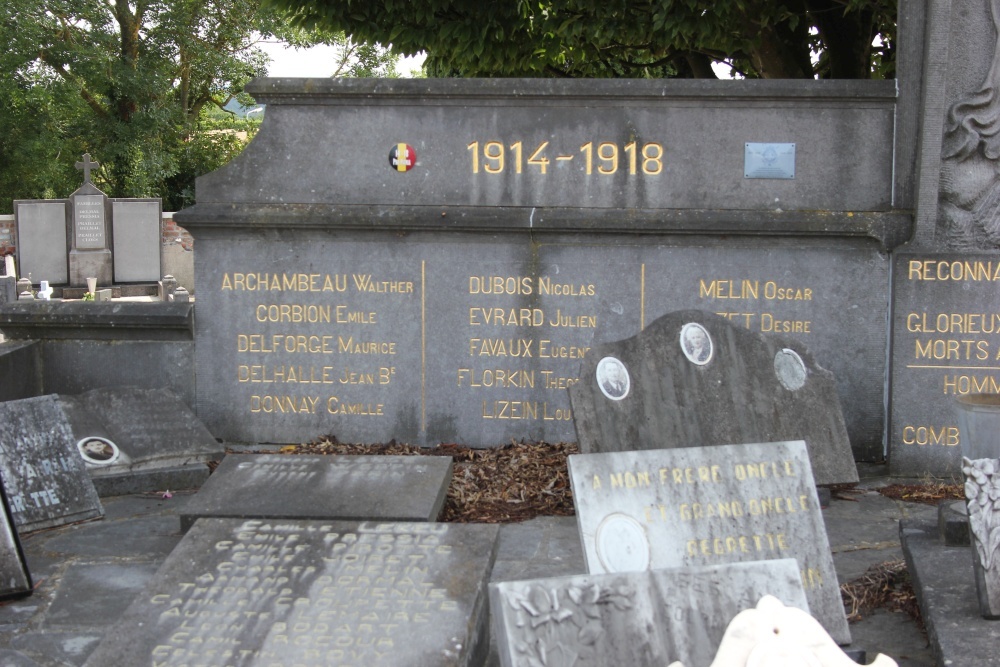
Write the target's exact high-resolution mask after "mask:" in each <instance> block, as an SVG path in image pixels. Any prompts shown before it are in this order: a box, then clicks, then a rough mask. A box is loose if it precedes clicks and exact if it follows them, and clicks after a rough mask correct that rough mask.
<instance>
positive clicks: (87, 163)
mask: <svg viewBox="0 0 1000 667" xmlns="http://www.w3.org/2000/svg"><path fill="white" fill-rule="evenodd" d="M75 166H76V168H77V169H83V182H84V183H90V182H91V181H90V170H91V169H96V168H97V167H100V166H101V163H100V162H97V161H93V162H91V160H90V153H84V154H83V162H77V163H76V165H75Z"/></svg>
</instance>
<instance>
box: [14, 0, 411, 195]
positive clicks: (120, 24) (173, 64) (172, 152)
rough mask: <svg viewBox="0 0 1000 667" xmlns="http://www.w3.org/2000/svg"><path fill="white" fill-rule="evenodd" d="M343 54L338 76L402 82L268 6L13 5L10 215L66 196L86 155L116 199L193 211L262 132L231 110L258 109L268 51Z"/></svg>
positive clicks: (365, 50)
mask: <svg viewBox="0 0 1000 667" xmlns="http://www.w3.org/2000/svg"><path fill="white" fill-rule="evenodd" d="M274 36H277V37H281V38H286V37H287V38H288V39H289V40H290V41H292V42H293V43H294V44H296V45H299V46H308V45H312V44H317V43H328V44H336V45H339V46H340V47H341V53H346V54H347V55H346V56H345V58H344V59H343V62H340V63H331V73H338V72H339V73H340V74H344V75H348V74H350V75H358V76H361V75H382V76H389V75H392V74H393V73H394V64H395V56H388V55H387V53H386V50H385V49H382V48H379V47H369V46H364V45H360V46H359V45H356V44H354V43H353V42H351V41H350V40H347V39H346V38H345V37H344V36H343V35H342V34H338V33H331V32H324V31H320V30H308V31H307V30H302V29H293V28H291V27H289V25H288V22H287V21H286V20H285V19H283V18H282V17H280V16H279V15H278V14H277V13H276V12H274V11H273V10H271V9H266V8H261V6H260V0H5V3H4V10H3V13H2V14H0V38H2V40H3V42H4V50H3V52H2V53H0V155H2V156H3V159H2V161H0V211H3V210H6V211H9V210H10V206H11V199H14V198H40V197H53V196H55V197H64V196H66V195H68V194H69V193H70V192H72V191H73V190H74V189H75V188H76V187H78V186H79V184H80V182H81V181H80V173H79V172H77V171H75V169H74V168H73V164H74V162H75V161H76V160H79V158H80V155H81V154H82V153H83V152H85V151H86V152H90V153H91V155H92V156H93V157H94V158H95V159H97V160H98V161H99V162H100V163H101V168H100V170H99V171H98V172H97V173H96V174H94V181H95V183H96V184H97V185H98V187H100V188H101V189H102V190H104V191H105V192H106V193H107V194H108V195H110V196H113V197H150V196H158V197H163V198H164V207H165V208H166V209H167V210H170V209H175V210H176V209H178V208H182V207H183V206H185V205H188V204H190V203H191V202H192V201H193V188H194V178H195V176H197V175H200V174H202V173H205V172H208V171H211V170H213V169H216V168H218V167H219V166H221V165H223V164H225V163H226V162H227V161H229V160H230V159H232V157H234V156H235V155H236V154H237V153H238V152H239V151H240V150H241V149H242V147H243V145H244V144H245V143H246V141H247V138H248V137H250V136H252V134H253V132H254V131H255V128H256V124H257V122H259V121H247V120H246V119H244V118H240V117H238V116H237V115H236V114H233V113H231V112H225V111H223V109H224V108H226V107H227V105H231V103H233V102H234V101H236V102H239V103H241V104H246V105H249V104H252V103H253V100H252V99H250V98H249V96H247V95H245V94H244V93H243V88H244V86H245V85H246V83H247V82H248V81H249V80H250V79H251V78H253V77H255V76H260V75H263V74H265V72H266V68H267V63H268V58H267V56H266V55H265V54H264V52H263V51H262V50H261V49H260V48H259V42H260V41H261V40H262V39H265V38H270V37H274Z"/></svg>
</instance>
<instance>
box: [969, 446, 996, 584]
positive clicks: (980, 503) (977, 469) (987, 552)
mask: <svg viewBox="0 0 1000 667" xmlns="http://www.w3.org/2000/svg"><path fill="white" fill-rule="evenodd" d="M962 473H963V474H964V475H965V498H966V504H967V506H968V508H969V528H970V529H971V530H972V534H973V535H974V536H975V538H976V539H975V543H976V550H977V551H978V553H979V561H980V562H981V563H982V564H983V567H984V568H985V569H987V570H989V569H991V568H992V567H993V555H994V554H995V553H996V550H997V547H1000V517H998V516H997V514H998V513H1000V502H998V501H1000V461H998V460H996V459H976V460H971V459H967V458H965V457H962Z"/></svg>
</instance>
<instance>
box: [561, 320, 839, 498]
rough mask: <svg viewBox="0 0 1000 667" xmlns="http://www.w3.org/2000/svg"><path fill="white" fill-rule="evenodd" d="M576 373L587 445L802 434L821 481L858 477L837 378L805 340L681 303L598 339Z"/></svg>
mask: <svg viewBox="0 0 1000 667" xmlns="http://www.w3.org/2000/svg"><path fill="white" fill-rule="evenodd" d="M580 377H581V380H582V381H581V382H579V383H577V384H574V385H573V386H572V387H570V390H569V392H570V397H571V401H572V405H573V414H574V418H575V423H576V435H577V441H578V442H579V443H580V450H581V451H582V452H584V453H590V452H613V451H622V450H630V449H665V448H673V447H700V446H705V445H721V444H728V443H732V442H772V441H780V440H805V442H806V447H807V448H808V451H809V460H810V462H811V466H812V471H813V475H814V477H815V480H816V483H817V484H843V483H851V482H857V481H858V472H857V467H856V466H855V465H854V460H853V457H852V456H851V446H850V443H849V442H848V439H847V430H846V428H845V427H844V420H843V416H842V413H841V411H840V403H839V401H838V398H837V390H836V384H835V381H834V378H833V377H832V375H831V374H830V372H829V371H827V370H826V369H824V368H821V367H820V366H819V364H817V363H816V361H815V360H814V359H813V357H812V355H811V354H810V353H809V352H808V350H806V349H805V347H804V346H803V345H802V344H801V343H797V342H795V341H792V340H789V339H786V338H783V337H781V336H777V335H775V334H770V335H764V334H760V333H754V332H752V331H750V330H748V329H747V328H745V327H743V326H739V325H737V324H734V323H733V322H732V321H731V320H728V319H726V318H723V317H719V316H717V315H714V314H712V313H706V312H704V311H697V310H688V311H680V312H676V313H670V314H668V315H664V316H662V317H660V318H658V319H657V320H656V321H655V322H652V323H651V324H650V325H649V326H648V327H646V328H645V329H644V330H643V331H642V333H640V334H639V335H637V336H634V337H632V338H629V339H627V340H623V341H618V342H615V343H607V344H604V345H599V346H594V349H593V350H592V351H591V353H590V354H588V356H587V357H586V358H585V359H584V360H583V362H582V364H581V369H580Z"/></svg>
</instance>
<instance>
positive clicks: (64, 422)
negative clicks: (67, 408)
mask: <svg viewBox="0 0 1000 667" xmlns="http://www.w3.org/2000/svg"><path fill="white" fill-rule="evenodd" d="M0 424H3V425H4V428H3V429H0V453H2V454H3V455H2V456H0V474H2V476H3V482H4V487H5V488H6V490H7V498H8V499H9V500H10V507H11V512H12V513H13V515H14V522H15V523H16V524H17V527H18V529H19V530H20V531H21V532H28V531H32V530H38V529H40V528H49V527H51V526H60V525H62V524H65V523H72V522H74V521H82V520H84V519H92V518H95V517H100V516H102V515H103V514H104V511H103V509H102V508H101V501H100V500H99V499H98V497H97V492H96V491H95V490H94V483H93V482H91V481H90V476H89V475H88V474H87V471H86V469H85V468H84V463H83V459H82V458H81V457H80V454H79V452H78V451H77V449H76V441H75V440H74V439H73V434H72V432H71V431H70V428H69V420H68V419H67V417H66V414H65V412H63V409H62V407H61V406H60V405H59V401H58V398H57V397H56V396H54V395H49V396H39V397H37V398H26V399H22V400H18V401H7V402H4V403H0Z"/></svg>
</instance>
